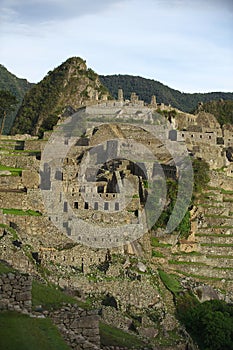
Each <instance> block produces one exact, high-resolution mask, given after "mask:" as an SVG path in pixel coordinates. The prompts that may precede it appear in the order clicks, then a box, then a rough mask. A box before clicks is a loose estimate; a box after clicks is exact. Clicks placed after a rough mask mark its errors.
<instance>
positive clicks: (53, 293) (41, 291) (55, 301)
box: [32, 281, 77, 309]
mask: <svg viewBox="0 0 233 350" xmlns="http://www.w3.org/2000/svg"><path fill="white" fill-rule="evenodd" d="M63 303H70V304H77V300H76V299H74V298H72V297H71V296H69V295H66V294H64V293H63V292H62V291H61V290H60V289H57V288H56V287H55V286H53V285H50V286H48V285H45V284H42V283H39V282H37V281H33V282H32V306H33V307H35V306H36V305H37V306H38V305H41V306H42V307H44V308H45V309H51V308H55V309H56V308H59V307H61V306H62V304H63Z"/></svg>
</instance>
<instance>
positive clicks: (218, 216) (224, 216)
mask: <svg viewBox="0 0 233 350" xmlns="http://www.w3.org/2000/svg"><path fill="white" fill-rule="evenodd" d="M205 217H206V218H216V219H218V218H219V219H231V217H230V216H227V215H217V214H205Z"/></svg>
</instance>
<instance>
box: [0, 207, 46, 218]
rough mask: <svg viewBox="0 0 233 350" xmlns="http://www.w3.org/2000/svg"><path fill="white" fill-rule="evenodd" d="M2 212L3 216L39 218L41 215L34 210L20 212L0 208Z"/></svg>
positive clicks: (20, 210) (13, 209) (18, 210)
mask: <svg viewBox="0 0 233 350" xmlns="http://www.w3.org/2000/svg"><path fill="white" fill-rule="evenodd" d="M1 209H2V211H3V214H11V215H28V216H41V215H42V214H41V213H40V212H38V211H34V210H31V209H29V210H22V209H16V208H10V209H8V208H1Z"/></svg>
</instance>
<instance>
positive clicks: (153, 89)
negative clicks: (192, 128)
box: [100, 75, 233, 112]
mask: <svg viewBox="0 0 233 350" xmlns="http://www.w3.org/2000/svg"><path fill="white" fill-rule="evenodd" d="M100 80H101V82H102V83H103V84H104V85H105V86H106V87H107V88H108V90H109V91H110V93H111V94H112V96H113V97H115V98H116V97H117V91H118V89H119V88H121V89H123V90H124V96H125V98H127V99H128V98H130V94H131V92H136V93H137V94H138V95H139V97H140V98H141V99H142V100H144V101H145V102H147V103H150V101H151V96H152V95H156V98H157V102H159V103H162V102H163V103H165V104H167V105H168V104H171V105H172V106H173V107H176V108H178V109H180V110H182V111H184V112H192V111H193V110H194V109H195V108H196V107H197V104H198V103H199V102H208V101H211V100H219V99H224V100H233V93H232V92H210V93H194V94H189V93H183V92H180V91H178V90H174V89H171V88H170V87H168V86H166V85H163V84H162V83H160V82H158V81H155V80H152V79H145V78H142V77H138V76H132V75H106V76H104V75H101V76H100Z"/></svg>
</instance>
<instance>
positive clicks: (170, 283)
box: [158, 269, 182, 295]
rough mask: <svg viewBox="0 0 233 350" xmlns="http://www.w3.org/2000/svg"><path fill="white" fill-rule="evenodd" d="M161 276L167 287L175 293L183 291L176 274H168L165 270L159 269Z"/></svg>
mask: <svg viewBox="0 0 233 350" xmlns="http://www.w3.org/2000/svg"><path fill="white" fill-rule="evenodd" d="M158 272H159V277H160V278H161V281H162V282H163V284H164V285H165V287H166V288H167V289H168V290H170V291H171V292H172V293H173V294H175V295H176V294H177V293H179V292H181V291H182V287H181V285H180V283H179V282H178V280H177V279H176V276H175V275H173V274H168V273H166V272H165V271H163V270H161V269H158Z"/></svg>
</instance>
